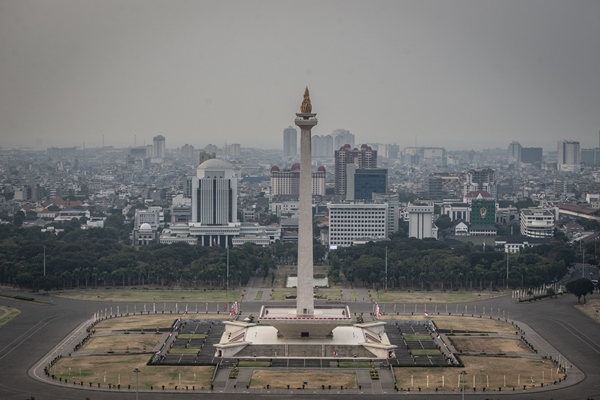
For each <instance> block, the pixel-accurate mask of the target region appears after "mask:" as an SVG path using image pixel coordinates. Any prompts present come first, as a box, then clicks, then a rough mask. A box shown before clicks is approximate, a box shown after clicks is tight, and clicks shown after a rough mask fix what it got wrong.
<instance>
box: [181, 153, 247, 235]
mask: <svg viewBox="0 0 600 400" xmlns="http://www.w3.org/2000/svg"><path fill="white" fill-rule="evenodd" d="M237 184H238V182H237V178H236V177H235V175H234V172H233V168H232V167H231V165H230V164H229V163H227V162H225V161H223V160H218V159H212V160H208V161H205V162H203V163H202V164H200V165H199V166H198V170H197V176H196V177H195V179H193V180H192V222H200V223H202V224H203V225H227V224H229V223H232V222H237Z"/></svg>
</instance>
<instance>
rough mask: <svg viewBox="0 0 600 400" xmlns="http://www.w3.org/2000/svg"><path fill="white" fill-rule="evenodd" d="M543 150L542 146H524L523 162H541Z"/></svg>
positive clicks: (522, 151)
mask: <svg viewBox="0 0 600 400" xmlns="http://www.w3.org/2000/svg"><path fill="white" fill-rule="evenodd" d="M542 161H543V151H542V148H541V147H522V148H521V162H522V163H523V164H541V163H542Z"/></svg>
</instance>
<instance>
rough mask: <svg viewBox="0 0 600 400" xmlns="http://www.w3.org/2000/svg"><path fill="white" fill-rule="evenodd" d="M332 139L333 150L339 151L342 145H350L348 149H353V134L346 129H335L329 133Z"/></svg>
mask: <svg viewBox="0 0 600 400" xmlns="http://www.w3.org/2000/svg"><path fill="white" fill-rule="evenodd" d="M331 136H332V138H333V148H334V149H339V148H340V147H342V146H344V145H346V144H347V145H350V148H351V149H353V148H354V134H353V133H352V132H350V131H348V130H346V129H336V130H335V131H333V132H332V133H331Z"/></svg>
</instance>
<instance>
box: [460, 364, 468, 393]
mask: <svg viewBox="0 0 600 400" xmlns="http://www.w3.org/2000/svg"><path fill="white" fill-rule="evenodd" d="M466 374H467V371H461V372H460V375H461V378H462V400H465V375H466Z"/></svg>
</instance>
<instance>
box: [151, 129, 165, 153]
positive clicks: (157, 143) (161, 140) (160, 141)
mask: <svg viewBox="0 0 600 400" xmlns="http://www.w3.org/2000/svg"><path fill="white" fill-rule="evenodd" d="M152 149H153V154H152V157H154V158H165V137H164V136H163V135H158V136H154V138H153V139H152Z"/></svg>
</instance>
